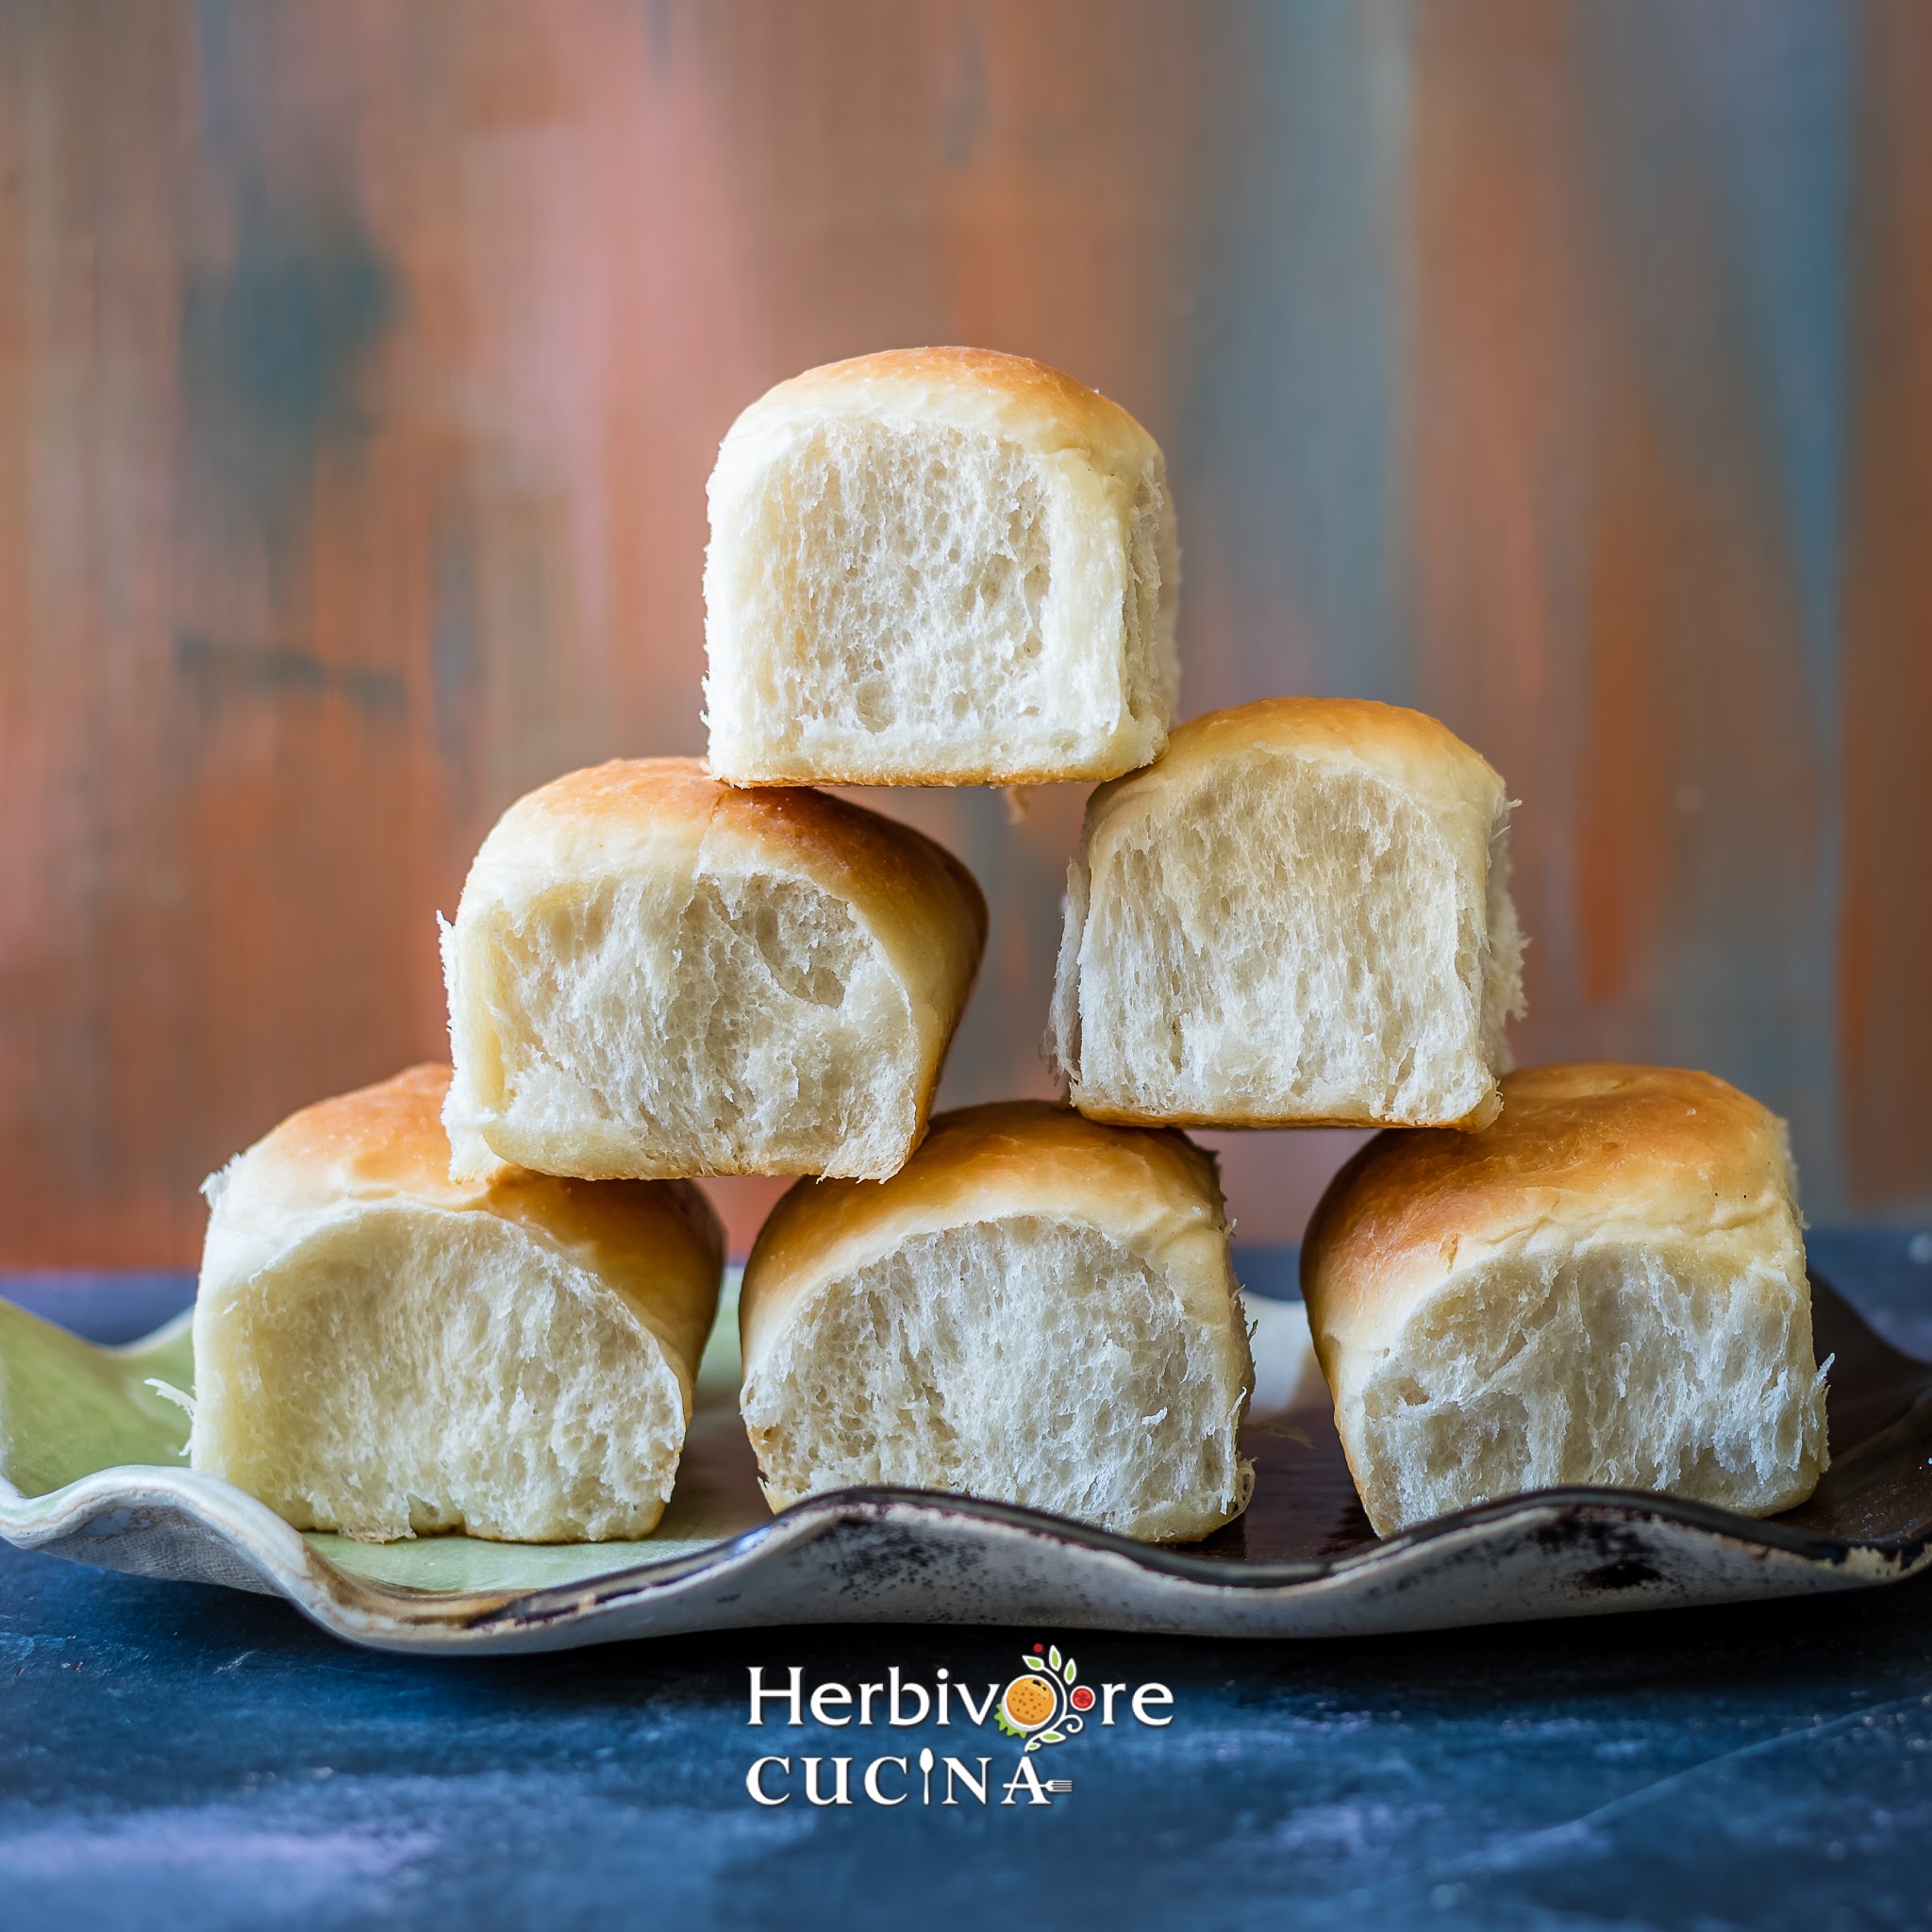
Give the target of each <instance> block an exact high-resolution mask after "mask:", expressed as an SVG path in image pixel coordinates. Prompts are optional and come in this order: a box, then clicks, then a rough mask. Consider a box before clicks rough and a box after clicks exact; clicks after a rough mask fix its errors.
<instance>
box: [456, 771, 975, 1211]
mask: <svg viewBox="0 0 1932 1932" xmlns="http://www.w3.org/2000/svg"><path fill="white" fill-rule="evenodd" d="M985 943H986V902H985V900H984V899H983V898H982V897H981V896H980V892H979V888H978V887H977V886H975V885H974V882H973V880H972V877H971V876H970V875H969V874H968V873H967V872H966V869H965V868H964V867H963V866H962V865H960V864H959V863H958V860H957V859H955V858H952V857H951V855H950V854H948V853H945V852H943V851H941V849H940V847H939V846H937V845H935V844H934V843H933V842H932V841H931V840H929V839H925V838H922V837H921V836H920V834H919V833H917V832H915V831H913V830H912V829H911V828H910V827H909V826H908V825H901V824H894V823H893V822H892V821H891V820H890V819H884V818H880V817H878V816H877V815H876V814H875V813H873V812H869V811H866V810H863V809H862V808H859V807H858V806H855V805H847V804H845V803H844V802H843V801H842V800H840V799H836V798H826V797H824V796H822V795H821V794H820V793H818V792H815V791H793V790H785V791H733V790H732V789H731V788H730V787H729V786H725V785H720V784H717V783H715V782H714V781H712V780H711V779H709V778H707V777H706V776H705V775H704V774H703V773H702V771H701V770H700V769H699V767H698V765H697V763H696V762H695V760H693V759H690V758H644V759H640V760H637V761H634V762H631V763H624V762H613V763H611V764H608V765H599V766H598V767H596V769H595V770H593V771H588V772H573V773H572V774H570V775H569V776H568V777H564V778H559V779H558V780H557V781H556V782H555V783H554V784H550V785H546V786H544V787H543V788H542V790H541V791H533V792H531V793H530V795H529V796H528V797H527V798H525V799H522V800H520V801H519V802H518V803H517V804H515V805H513V806H511V807H510V808H509V810H508V811H507V812H506V813H505V814H504V815H503V818H502V820H501V822H500V823H499V824H497V826H496V829H495V830H494V831H492V832H491V834H490V836H489V838H488V839H486V840H485V841H483V849H482V850H481V851H480V852H479V853H478V854H477V855H476V862H475V865H474V866H472V867H471V869H470V876H469V880H468V882H467V884H465V886H464V887H463V897H462V904H461V905H460V907H459V908H458V911H457V918H456V924H455V925H454V926H452V927H447V928H445V930H444V935H443V965H444V971H445V975H446V977H447V979H448V982H449V1012H450V1041H451V1046H452V1049H453V1053H454V1057H455V1059H456V1079H455V1081H454V1082H453V1084H452V1085H451V1087H450V1093H449V1105H448V1108H447V1109H446V1112H445V1115H444V1119H445V1121H446V1123H447V1124H448V1127H449V1130H450V1141H451V1145H452V1147H453V1149H454V1150H455V1164H454V1167H453V1169H452V1172H453V1173H454V1174H456V1176H457V1177H458V1179H463V1178H474V1177H475V1176H477V1175H479V1174H486V1173H487V1172H488V1171H489V1169H490V1167H491V1164H492V1161H493V1160H496V1159H502V1160H508V1161H514V1162H516V1163H518V1164H519V1165H521V1166H524V1167H529V1168H535V1169H537V1170H539V1171H540V1172H541V1173H545V1174H578V1175H582V1176H584V1177H586V1178H589V1179H592V1180H606V1179H619V1178H650V1177H653V1176H658V1175H675V1174H821V1173H823V1174H855V1175H864V1176H868V1177H872V1178H877V1177H880V1176H883V1175H885V1174H891V1173H892V1172H893V1171H894V1170H895V1169H896V1168H898V1167H899V1166H900V1164H901V1163H902V1162H903V1161H904V1160H905V1158H906V1157H907V1156H908V1154H910V1153H911V1151H912V1150H913V1148H914V1147H916V1146H917V1145H918V1144H919V1137H920V1135H921V1134H922V1133H923V1132H924V1127H925V1115H926V1109H927V1108H928V1106H929V1105H930V1103H931V1100H932V1091H933V1088H934V1087H935V1085H937V1083H938V1081H939V1076H940V1067H941V1062H942V1061H943V1060H944V1058H945V1055H946V1048H947V1046H948V1044H949V1043H950V1042H951V1041H952V1037H953V1029H954V1027H955V1026H956V1025H958V1021H959V1015H960V1013H961V1012H962V1011H963V1010H964V1008H965V1005H966V996H967V993H968V992H969V991H971V988H972V985H973V975H974V971H975V970H976V969H977V966H978V963H979V955H980V952H981V949H982V948H983V947H984V945H985Z"/></svg>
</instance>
